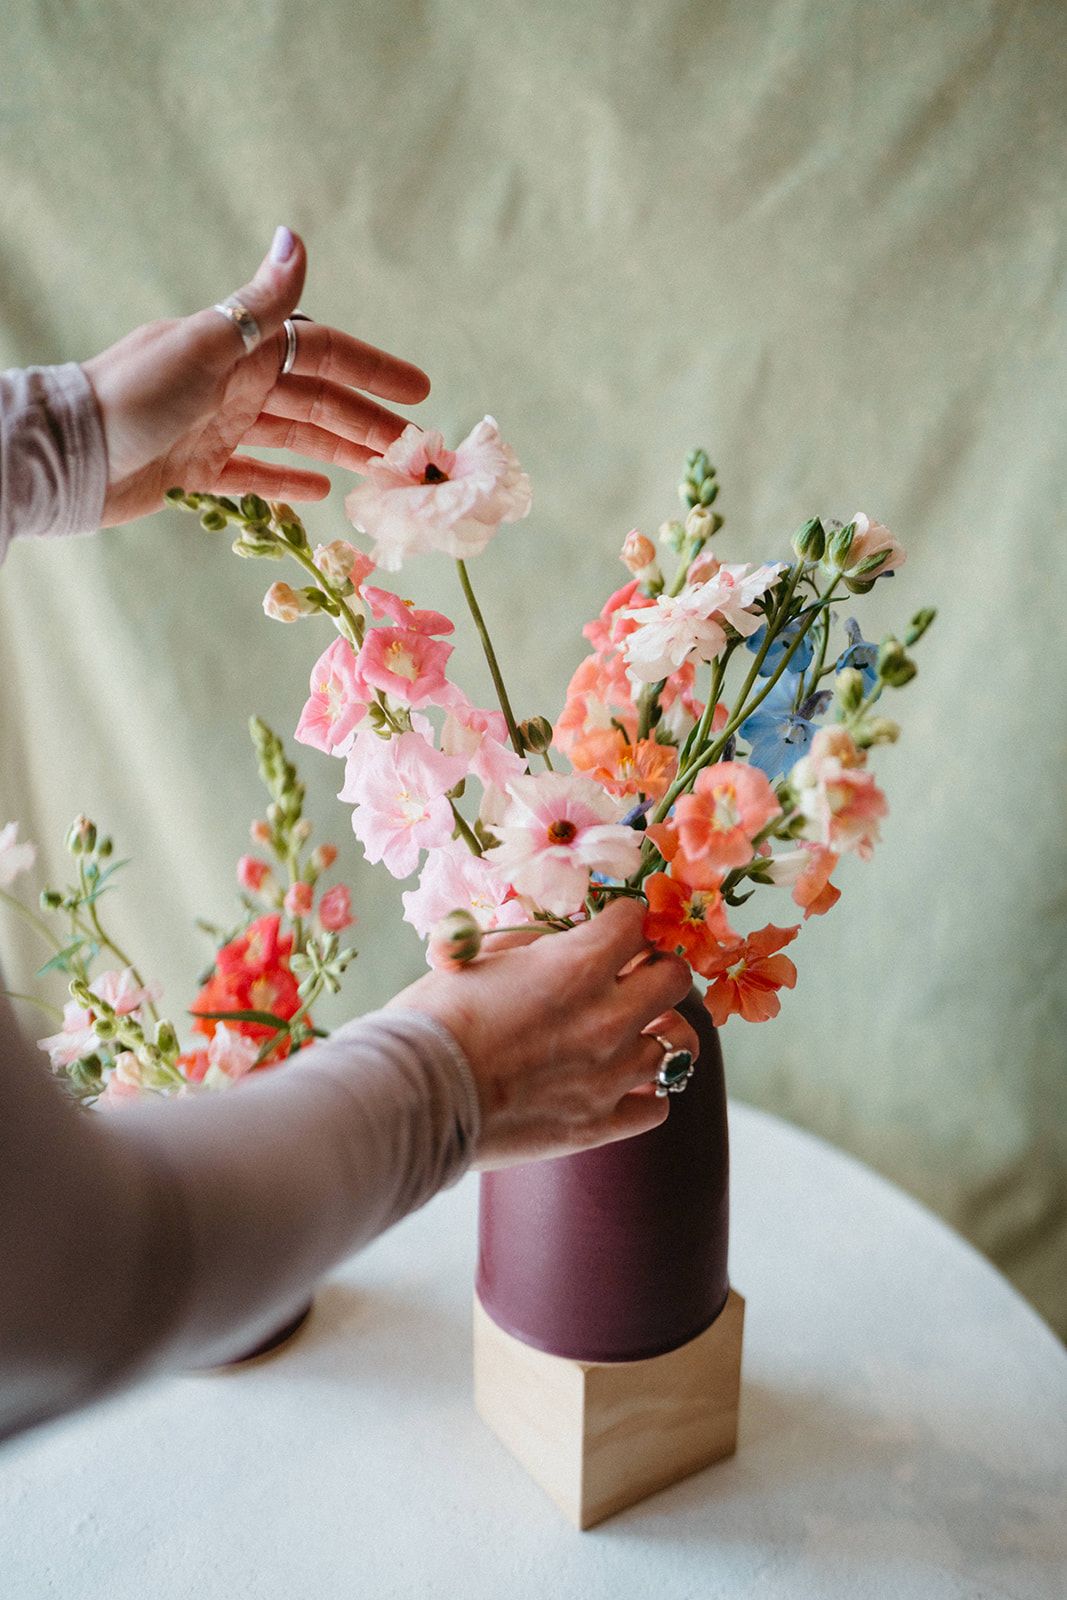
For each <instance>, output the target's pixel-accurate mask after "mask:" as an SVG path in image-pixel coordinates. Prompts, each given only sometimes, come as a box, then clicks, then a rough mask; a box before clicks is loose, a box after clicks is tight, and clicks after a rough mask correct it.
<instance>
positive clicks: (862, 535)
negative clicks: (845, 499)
mask: <svg viewBox="0 0 1067 1600" xmlns="http://www.w3.org/2000/svg"><path fill="white" fill-rule="evenodd" d="M852 520H853V522H854V523H855V524H856V532H855V534H854V535H853V537H852V544H851V546H850V548H849V552H848V570H849V572H854V571H855V569H856V568H857V567H858V566H860V564H861V563H862V562H864V561H866V560H867V559H868V557H870V556H875V555H878V554H880V553H881V552H883V551H884V552H885V560H884V561H883V562H882V565H881V566H880V567H875V568H874V570H873V571H872V572H869V573H868V574H867V575H866V576H867V577H868V578H870V579H871V580H872V581H873V579H875V578H882V577H884V576H885V574H886V573H887V572H895V571H896V569H897V568H898V567H902V566H903V565H904V563H905V561H906V560H907V559H908V558H907V554H906V553H905V550H904V546H903V545H902V544H901V543H900V540H899V539H898V538H897V537H896V535H895V534H892V533H890V531H889V529H888V528H885V527H883V526H882V524H881V523H880V522H872V521H871V519H870V517H867V516H864V514H863V512H862V511H857V512H856V515H855V516H854V517H853V519H852Z"/></svg>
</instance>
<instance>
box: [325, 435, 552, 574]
mask: <svg viewBox="0 0 1067 1600" xmlns="http://www.w3.org/2000/svg"><path fill="white" fill-rule="evenodd" d="M529 509H530V480H529V479H528V478H527V476H526V474H525V473H524V472H523V471H522V469H521V467H520V466H519V462H518V459H517V458H516V456H515V452H514V451H513V450H512V449H511V447H510V445H507V444H505V443H504V441H503V440H502V439H501V437H500V430H499V429H498V427H497V425H496V423H495V421H494V420H493V418H492V417H485V418H484V419H483V420H482V421H481V422H479V423H478V425H477V426H476V427H475V428H473V429H472V430H471V432H470V433H469V434H468V435H467V437H466V439H464V440H463V442H462V444H460V445H459V446H457V448H456V449H455V450H447V449H446V448H445V442H444V438H443V437H442V435H441V434H440V433H436V432H428V433H424V432H423V431H422V430H421V429H420V428H418V427H417V426H416V425H415V424H414V423H411V424H409V426H408V427H406V428H405V429H404V431H403V433H402V434H401V435H400V437H399V439H397V440H396V441H395V442H394V443H393V444H391V445H390V446H389V449H388V450H387V451H386V452H385V454H384V455H383V456H381V457H380V458H379V459H378V460H372V461H369V462H368V463H367V467H366V476H365V479H364V482H363V483H361V484H360V485H359V487H358V488H356V489H353V490H352V492H351V494H349V496H348V497H347V499H346V500H345V510H346V511H347V513H348V516H349V519H350V521H351V522H352V523H353V525H354V526H355V527H356V528H358V529H359V530H360V531H361V532H363V533H367V534H369V535H370V536H371V537H372V538H373V539H374V541H375V548H374V559H375V561H376V562H377V563H378V565H379V566H381V567H383V568H385V569H386V570H387V571H390V572H396V571H398V570H399V569H400V567H402V566H403V564H404V561H405V559H406V558H407V557H408V556H412V555H421V554H424V553H425V552H426V551H429V550H442V551H444V552H445V554H446V555H450V556H454V557H455V558H456V559H458V560H466V559H467V558H468V557H469V556H474V555H479V554H480V553H481V552H482V551H483V550H484V549H485V547H486V545H487V544H488V543H489V541H490V539H491V538H492V537H493V535H494V533H496V531H497V529H498V528H499V527H500V525H501V523H503V522H517V521H518V520H519V519H520V518H521V517H525V516H526V514H527V512H528V511H529Z"/></svg>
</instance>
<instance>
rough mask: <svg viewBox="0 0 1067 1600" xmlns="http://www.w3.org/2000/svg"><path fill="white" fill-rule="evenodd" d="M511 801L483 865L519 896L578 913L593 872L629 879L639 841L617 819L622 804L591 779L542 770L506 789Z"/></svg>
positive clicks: (562, 912) (562, 913)
mask: <svg viewBox="0 0 1067 1600" xmlns="http://www.w3.org/2000/svg"><path fill="white" fill-rule="evenodd" d="M508 792H509V797H510V804H509V805H508V808H507V810H506V811H505V813H504V817H503V819H502V821H501V822H500V823H498V824H497V825H496V827H495V829H494V832H495V833H496V834H497V836H498V837H499V839H500V841H501V842H500V844H499V845H497V846H496V848H495V849H492V850H488V851H487V852H486V855H485V859H486V861H488V862H489V864H490V866H492V867H493V868H495V869H496V870H497V871H498V872H500V873H501V875H502V876H504V877H506V878H507V879H508V880H509V881H510V882H511V884H512V885H513V886H514V888H515V889H516V891H517V892H518V893H519V894H523V895H528V896H529V897H530V899H531V900H533V901H535V902H536V904H537V905H539V906H541V907H543V908H544V910H546V911H550V912H552V913H553V914H555V915H557V916H567V915H568V914H570V913H572V912H575V911H578V910H580V909H581V906H582V902H583V901H584V899H585V896H586V894H587V892H588V889H589V876H590V873H592V872H600V873H603V874H604V875H605V876H606V877H609V878H627V877H629V876H630V874H631V873H632V872H636V870H637V868H638V866H639V864H640V860H641V836H640V834H638V833H635V832H634V830H633V829H632V828H628V827H625V826H623V825H622V824H621V823H619V822H618V821H617V818H618V816H619V815H620V813H621V810H622V807H621V804H620V802H619V801H617V800H615V799H613V798H612V797H611V796H610V795H608V794H606V793H605V792H604V790H603V789H601V788H600V786H599V784H596V783H594V782H593V780H592V779H591V778H584V777H580V776H568V775H567V774H565V773H562V772H542V773H538V774H537V775H536V776H535V777H529V778H517V779H515V780H514V782H512V783H511V784H510V786H509V791H508Z"/></svg>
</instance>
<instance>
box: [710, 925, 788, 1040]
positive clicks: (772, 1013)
mask: <svg viewBox="0 0 1067 1600" xmlns="http://www.w3.org/2000/svg"><path fill="white" fill-rule="evenodd" d="M799 932H800V926H799V924H798V925H797V926H796V927H795V928H776V927H775V926H774V923H773V922H771V923H768V924H767V926H766V927H765V928H761V929H760V930H759V932H758V933H753V934H750V935H749V937H748V938H747V939H744V940H742V941H741V942H740V943H739V944H736V945H734V946H733V947H732V948H727V949H724V950H720V951H719V953H718V956H717V958H716V959H715V960H714V962H709V963H708V964H707V965H706V966H705V968H704V972H703V976H704V977H705V978H712V979H713V982H712V983H710V984H709V986H708V992H707V994H706V995H705V996H704V1004H705V1005H706V1006H707V1008H708V1010H709V1012H710V1013H711V1020H712V1021H713V1022H714V1024H715V1026H716V1027H717V1028H721V1027H722V1025H723V1023H724V1022H725V1021H726V1019H727V1017H732V1016H735V1015H736V1016H739V1017H742V1018H743V1019H744V1020H745V1021H746V1022H766V1021H768V1020H769V1018H771V1017H776V1016H777V1015H778V1013H779V1011H780V1010H781V1001H780V1000H779V999H778V990H779V989H792V988H793V986H794V985H795V983H796V981H797V969H796V967H795V966H794V965H793V963H792V962H791V961H790V959H789V957H788V956H783V955H779V954H778V953H777V952H778V951H780V950H781V949H782V947H783V946H784V945H787V944H790V943H791V942H792V941H793V940H794V939H795V938H796V936H797V934H798V933H799Z"/></svg>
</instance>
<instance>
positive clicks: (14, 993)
mask: <svg viewBox="0 0 1067 1600" xmlns="http://www.w3.org/2000/svg"><path fill="white" fill-rule="evenodd" d="M4 993H5V994H6V995H7V997H8V999H9V1000H25V1002H26V1004H27V1005H31V1006H36V1007H37V1009H38V1011H43V1012H44V1014H45V1016H46V1017H51V1019H52V1021H53V1022H62V1021H63V1013H62V1011H60V1009H59V1007H58V1006H52V1005H49V1004H48V1001H47V1000H38V998H37V996H36V995H35V994H20V993H19V992H18V990H17V989H5V990H4Z"/></svg>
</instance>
